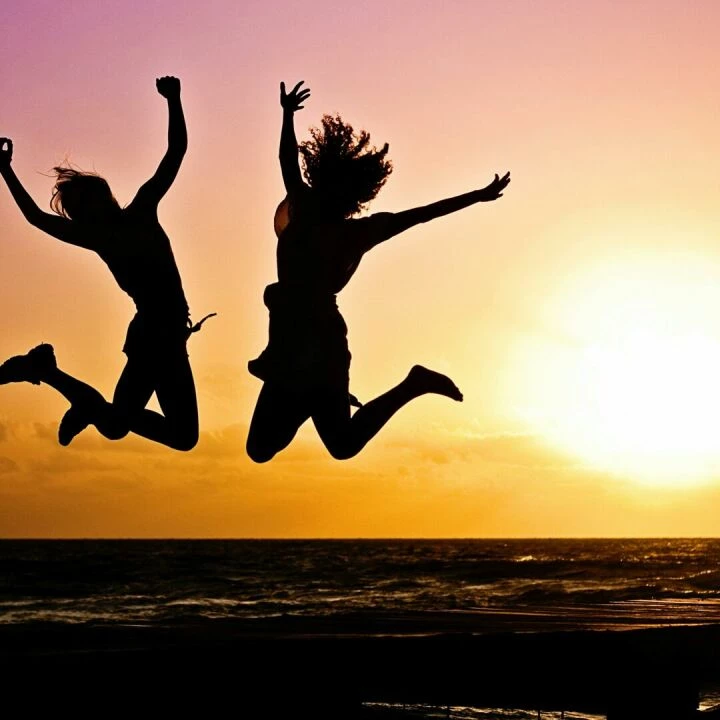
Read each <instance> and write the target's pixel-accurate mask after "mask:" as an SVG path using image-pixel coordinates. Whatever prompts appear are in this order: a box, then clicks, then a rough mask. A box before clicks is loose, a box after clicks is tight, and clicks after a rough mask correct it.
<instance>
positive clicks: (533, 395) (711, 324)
mask: <svg viewBox="0 0 720 720" xmlns="http://www.w3.org/2000/svg"><path fill="white" fill-rule="evenodd" d="M548 309H549V312H550V315H549V316H548V321H547V331H546V332H543V334H542V336H541V337H539V338H536V339H535V340H534V341H532V347H525V348H524V352H523V356H524V360H523V364H524V366H525V372H526V373H527V377H529V378H531V379H530V381H529V384H528V386H527V387H526V388H525V389H526V391H527V394H526V397H525V400H526V401H527V402H523V403H522V405H523V407H522V412H523V415H524V416H525V418H526V419H529V420H530V421H531V423H532V425H533V426H534V429H535V430H536V431H537V432H539V433H540V434H542V435H543V436H544V437H545V438H546V439H547V440H548V442H549V443H551V444H552V445H554V446H556V447H558V448H561V449H563V450H565V451H567V452H569V453H571V454H572V455H574V456H576V457H578V458H579V459H580V460H582V461H583V462H584V463H587V464H590V465H591V466H592V467H594V468H597V469H599V470H605V471H610V472H613V473H618V474H621V475H623V476H626V477H631V478H632V479H635V480H638V481H641V482H644V483H647V484H653V485H681V484H692V483H699V482H703V481H707V480H710V479H712V478H713V477H717V476H720V263H718V261H717V258H714V257H712V256H710V257H708V256H699V255H693V254H691V253H687V254H685V253H683V254H677V253H661V254H657V253H645V252H643V253H628V254H627V256H624V257H618V258H615V259H613V260H611V261H603V262H599V263H597V264H596V266H595V267H594V269H593V270H592V271H589V272H584V273H583V272H579V273H578V274H577V275H576V276H575V281H574V282H573V283H572V284H571V285H570V286H568V287H565V289H564V290H562V291H560V292H559V293H558V294H557V296H556V297H555V298H554V299H553V300H552V301H551V302H550V304H549V305H548ZM528 363H530V364H531V366H530V367H528Z"/></svg>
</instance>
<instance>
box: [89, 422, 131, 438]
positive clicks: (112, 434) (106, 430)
mask: <svg viewBox="0 0 720 720" xmlns="http://www.w3.org/2000/svg"><path fill="white" fill-rule="evenodd" d="M94 425H95V427H96V428H97V430H98V432H99V433H100V434H101V435H102V436H103V437H104V438H107V439H108V440H122V439H123V438H125V437H127V436H128V434H129V433H130V424H129V423H127V422H124V420H120V419H118V418H114V419H113V420H110V421H108V420H101V421H98V422H95V423H94Z"/></svg>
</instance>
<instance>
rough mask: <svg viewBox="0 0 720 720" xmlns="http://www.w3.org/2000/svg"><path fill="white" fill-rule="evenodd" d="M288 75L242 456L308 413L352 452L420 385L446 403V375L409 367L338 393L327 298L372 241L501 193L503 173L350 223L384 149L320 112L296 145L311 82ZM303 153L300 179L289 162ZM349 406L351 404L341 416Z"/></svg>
mask: <svg viewBox="0 0 720 720" xmlns="http://www.w3.org/2000/svg"><path fill="white" fill-rule="evenodd" d="M302 86H303V82H302V81H301V82H299V83H298V84H297V85H295V87H294V88H293V89H292V90H291V91H290V92H286V90H285V84H284V83H281V85H280V103H281V105H282V108H283V123H282V131H281V137H280V167H281V170H282V177H283V181H284V184H285V190H286V192H287V196H286V197H285V199H284V200H283V201H282V203H281V204H280V206H279V207H278V209H277V211H276V213H275V232H276V235H277V238H278V243H277V273H278V282H276V283H273V284H272V285H269V286H268V287H267V288H266V289H265V294H264V301H265V305H266V306H267V308H268V310H269V312H270V326H269V342H268V346H267V347H266V349H265V350H264V351H263V352H262V354H261V355H260V356H259V357H258V358H256V359H255V360H252V361H250V363H249V364H248V369H249V370H250V372H251V373H252V374H253V375H255V376H256V377H258V378H260V379H261V380H263V383H264V384H263V387H262V389H261V391H260V395H259V397H258V400H257V404H256V406H255V411H254V414H253V417H252V421H251V424H250V430H249V434H248V439H247V452H248V455H249V456H250V457H251V458H252V459H253V460H254V461H255V462H267V461H268V460H271V459H272V458H273V457H274V456H275V455H276V454H277V453H278V452H279V451H280V450H282V449H284V448H285V447H287V445H289V443H290V442H291V441H292V439H293V437H294V436H295V434H296V432H297V431H298V429H299V428H300V426H301V425H302V424H303V423H304V422H305V421H306V420H308V419H309V418H312V421H313V423H314V425H315V428H316V429H317V432H318V434H319V436H320V438H321V440H322V442H323V443H324V445H325V447H326V448H327V449H328V451H329V452H330V454H331V455H332V456H333V457H334V458H336V459H339V460H342V459H347V458H351V457H354V456H355V455H356V454H357V453H359V452H360V451H361V450H362V449H363V447H365V445H366V444H367V443H368V441H369V440H370V439H371V438H373V437H374V436H375V435H376V434H377V432H378V431H379V430H380V429H381V428H382V427H383V426H384V425H385V423H387V421H388V420H389V419H390V418H391V417H392V416H393V415H394V414H395V413H396V412H397V411H398V410H399V409H400V408H401V407H403V406H404V405H405V404H407V403H408V402H410V401H411V400H413V399H415V398H417V397H419V396H420V395H424V394H426V393H435V394H438V395H444V396H446V397H448V398H451V399H453V400H456V401H461V400H462V394H461V393H460V391H459V390H458V388H457V387H456V386H455V384H454V383H453V382H452V380H450V378H448V377H446V376H445V375H442V374H440V373H438V372H434V371H432V370H428V369H427V368H424V367H422V366H420V365H415V366H414V367H413V368H412V369H411V370H410V372H409V374H408V375H407V377H406V378H405V379H404V380H402V382H400V383H399V384H398V385H396V386H395V387H393V388H392V389H390V390H388V391H387V392H386V393H384V394H383V395H380V396H379V397H377V398H375V399H374V400H372V401H371V402H369V403H367V404H366V405H364V406H360V403H358V402H357V400H356V399H355V398H354V396H352V395H351V394H350V393H349V370H350V352H349V350H348V343H347V327H346V325H345V321H344V320H343V317H342V315H341V314H340V312H339V310H338V307H337V303H336V295H337V293H339V292H340V291H341V290H342V289H343V288H344V287H345V286H346V285H347V283H348V282H349V281H350V278H351V277H352V276H353V274H354V273H355V271H356V270H357V268H358V265H359V263H360V260H361V259H362V257H363V255H364V254H365V253H366V252H368V251H369V250H371V249H372V248H374V247H375V246H376V245H378V244H379V243H381V242H384V241H385V240H388V239H390V238H391V237H394V236H395V235H398V234H399V233H401V232H404V231H405V230H407V229H409V228H411V227H413V226H414V225H417V224H418V223H424V222H428V221H429V220H433V219H434V218H437V217H440V216H442V215H447V214H448V213H452V212H456V211H458V210H461V209H463V208H466V207H468V206H469V205H473V204H475V203H477V202H489V201H492V200H496V199H497V198H499V197H501V196H502V191H503V190H504V189H505V188H506V187H507V185H508V183H509V182H510V174H509V173H506V174H505V175H504V176H503V177H502V178H501V177H498V176H497V175H495V179H494V180H493V181H492V182H491V183H490V184H489V185H488V186H487V187H485V188H482V189H480V190H474V191H472V192H469V193H466V194H464V195H459V196H458V197H453V198H448V199H446V200H440V201H439V202H435V203H432V204H430V205H426V206H424V207H418V208H414V209H411V210H406V211H404V212H398V213H387V212H385V213H377V214H375V215H370V216H369V217H365V218H360V219H356V218H354V217H353V216H354V215H356V214H357V213H358V212H359V211H360V210H362V209H363V208H364V207H365V206H366V205H367V204H368V203H369V202H370V201H371V200H372V199H373V198H374V197H375V196H376V195H377V193H378V191H379V190H380V188H381V187H382V186H383V185H384V184H385V181H386V179H387V177H388V175H389V174H390V172H391V171H392V165H391V163H390V161H389V160H388V159H387V153H388V146H387V144H386V145H384V146H383V148H382V149H380V150H378V149H377V148H375V147H372V146H371V145H370V136H369V135H368V133H366V132H364V131H363V132H361V133H359V134H356V133H355V132H354V130H353V128H352V127H351V126H350V125H348V124H347V123H345V122H344V121H343V120H342V119H341V118H340V117H339V116H337V115H336V116H330V115H325V116H324V117H323V118H322V128H314V129H312V130H311V140H309V141H307V142H304V143H302V144H301V145H300V146H299V147H298V143H297V140H296V138H295V129H294V114H295V112H297V111H298V110H300V109H302V108H303V103H304V102H305V101H306V100H307V99H308V97H309V96H310V90H309V89H307V88H303V87H302ZM298 151H299V152H300V155H301V156H302V159H303V161H304V166H305V167H304V177H305V181H306V182H304V181H303V176H302V175H301V172H300V167H299V164H298ZM351 405H356V406H358V407H359V409H358V410H356V411H355V413H354V414H351Z"/></svg>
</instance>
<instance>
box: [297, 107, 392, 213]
mask: <svg viewBox="0 0 720 720" xmlns="http://www.w3.org/2000/svg"><path fill="white" fill-rule="evenodd" d="M310 135H311V137H312V139H311V140H306V141H305V142H303V143H301V144H300V147H299V150H300V154H301V155H302V159H303V165H304V168H303V174H304V176H305V179H306V180H307V183H308V185H309V186H310V188H311V189H312V191H313V193H314V194H315V195H316V197H317V198H318V200H319V202H320V204H321V206H322V208H323V211H325V212H328V213H329V214H332V215H340V216H342V217H344V218H348V217H350V216H352V215H355V214H356V213H358V212H360V211H361V210H363V209H364V208H365V206H366V205H367V204H368V203H369V202H370V201H371V200H372V199H373V198H374V197H375V196H376V195H377V194H378V192H379V191H380V188H381V187H382V186H383V185H384V184H385V181H386V180H387V177H388V175H390V173H391V172H392V163H391V162H390V160H388V159H387V158H386V155H387V153H388V150H389V146H388V144H387V143H385V145H384V146H383V147H382V149H380V150H378V149H377V148H376V147H373V146H371V145H370V135H369V133H367V132H365V130H361V131H360V132H359V133H356V132H355V131H354V130H353V127H352V125H349V124H347V123H345V122H344V121H343V119H342V118H341V117H340V116H339V115H323V118H322V127H320V128H316V127H314V128H311V129H310Z"/></svg>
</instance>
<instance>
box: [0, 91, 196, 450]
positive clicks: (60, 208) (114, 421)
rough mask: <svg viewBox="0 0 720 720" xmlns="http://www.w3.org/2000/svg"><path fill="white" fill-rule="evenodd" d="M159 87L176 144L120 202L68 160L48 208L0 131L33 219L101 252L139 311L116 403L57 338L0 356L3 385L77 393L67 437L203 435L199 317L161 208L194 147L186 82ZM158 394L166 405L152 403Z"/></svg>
mask: <svg viewBox="0 0 720 720" xmlns="http://www.w3.org/2000/svg"><path fill="white" fill-rule="evenodd" d="M156 85H157V91H158V92H159V93H160V95H162V96H163V97H164V98H166V100H167V103H168V114H169V121H168V148H167V151H166V153H165V156H164V157H163V159H162V161H161V162H160V165H159V166H158V168H157V170H156V171H155V174H154V175H153V176H152V177H151V178H150V179H149V180H148V181H147V182H146V183H145V184H144V185H143V186H142V187H141V188H140V189H139V190H138V192H137V194H136V195H135V198H134V199H133V201H132V202H131V203H130V204H129V205H128V206H127V207H124V208H121V207H120V205H119V204H118V202H117V200H116V199H115V198H114V197H113V194H112V192H111V190H110V186H109V185H108V183H107V182H106V181H105V179H104V178H102V177H100V176H98V175H96V174H94V173H86V172H80V171H78V170H74V169H72V168H69V167H56V168H55V169H54V170H55V173H56V175H57V181H56V183H55V188H54V192H53V195H52V200H51V202H50V205H51V207H52V209H53V210H54V211H55V213H56V214H51V213H46V212H43V211H42V210H40V208H39V207H38V206H37V205H36V204H35V202H34V201H33V199H32V198H31V197H30V195H29V194H28V193H27V191H26V190H25V188H24V187H23V186H22V184H21V183H20V181H19V180H18V178H17V176H16V175H15V172H14V171H13V169H12V167H11V160H12V152H13V145H12V141H11V140H9V139H8V138H1V139H0V174H2V176H3V178H4V179H5V182H6V183H7V186H8V188H9V190H10V193H11V194H12V196H13V198H14V199H15V202H16V203H17V205H18V207H19V208H20V210H21V211H22V213H23V215H24V216H25V218H26V219H27V220H28V222H29V223H30V224H31V225H34V226H35V227H37V228H39V229H40V230H43V231H44V232H46V233H47V234H48V235H52V236H53V237H54V238H57V239H58V240H62V241H63V242H67V243H70V244H72V245H78V246H80V247H83V248H87V249H88V250H93V251H94V252H96V253H97V254H98V255H99V256H100V257H101V258H102V259H103V260H104V261H105V263H106V264H107V266H108V267H109V268H110V271H111V272H112V274H113V276H114V277H115V280H116V281H117V283H118V285H119V286H120V287H121V288H122V289H123V290H124V291H125V292H126V293H127V294H128V295H130V297H131V298H132V299H133V301H134V302H135V305H136V308H137V313H136V315H135V317H134V318H133V320H132V322H131V323H130V326H129V328H128V332H127V338H126V340H125V346H124V347H123V351H124V352H125V354H126V355H127V363H126V365H125V368H124V370H123V372H122V374H121V376H120V380H119V381H118V384H117V387H116V388H115V393H114V396H113V401H112V403H108V402H107V401H105V399H104V398H103V397H102V395H101V394H100V393H99V392H98V391H97V390H95V389H94V388H92V387H91V386H90V385H87V384H86V383H84V382H81V381H80V380H78V379H76V378H74V377H72V376H70V375H68V374H67V373H65V372H63V371H62V370H60V369H59V368H58V367H57V363H56V360H55V354H54V351H53V347H52V346H51V345H48V344H42V345H39V346H38V347H36V348H33V349H32V350H30V352H28V353H27V354H26V355H19V356H15V357H12V358H10V359H9V360H7V361H6V362H5V363H3V364H2V365H0V384H3V383H9V382H22V381H25V382H31V383H35V384H40V383H45V384H47V385H50V386H51V387H53V388H55V389H56V390H57V391H58V392H60V393H61V394H62V395H64V396H65V398H67V400H69V401H70V409H69V410H68V411H67V412H66V414H65V416H64V417H63V419H62V421H61V423H60V427H59V431H58V439H59V441H60V444H61V445H68V444H69V443H70V442H71V441H72V439H73V438H74V437H75V436H76V435H77V434H78V433H79V432H81V431H82V430H84V429H85V428H86V427H87V426H88V425H95V426H96V427H97V429H98V430H99V431H100V433H101V434H102V435H104V436H105V437H106V438H109V439H111V440H116V439H120V438H122V437H125V436H126V435H127V434H128V432H134V433H136V434H138V435H141V436H143V437H145V438H148V439H150V440H154V441H155V442H158V443H162V444H163V445H167V446H168V447H171V448H174V449H176V450H190V449H192V448H193V447H194V446H195V444H196V443H197V440H198V408H197V399H196V395H195V384H194V381H193V375H192V370H191V369H190V362H189V359H188V355H187V350H186V343H187V339H188V337H189V336H190V333H191V332H194V331H195V330H198V329H199V327H200V325H201V324H202V322H203V321H204V319H203V321H201V322H200V323H198V324H197V325H195V326H192V324H191V322H190V312H189V308H188V304H187V301H186V300H185V293H184V292H183V287H182V282H181V280H180V274H179V272H178V269H177V265H176V263H175V258H174V256H173V252H172V249H171V247H170V240H169V239H168V236H167V235H166V234H165V231H164V230H163V229H162V227H161V225H160V223H159V221H158V217H157V208H158V203H159V202H160V200H161V199H162V198H163V196H164V195H165V193H166V192H167V191H168V190H169V189H170V186H171V185H172V184H173V181H174V180H175V177H176V176H177V173H178V171H179V169H180V165H181V163H182V160H183V157H184V155H185V151H186V150H187V130H186V127H185V117H184V114H183V109H182V102H181V100H180V81H179V80H178V79H177V78H175V77H162V78H159V79H158V80H157V81H156ZM153 393H156V395H157V399H158V402H159V403H160V407H161V409H162V414H161V413H157V412H154V411H152V410H148V409H146V407H145V406H146V405H147V403H148V401H149V400H150V398H151V396H152V394H153Z"/></svg>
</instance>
